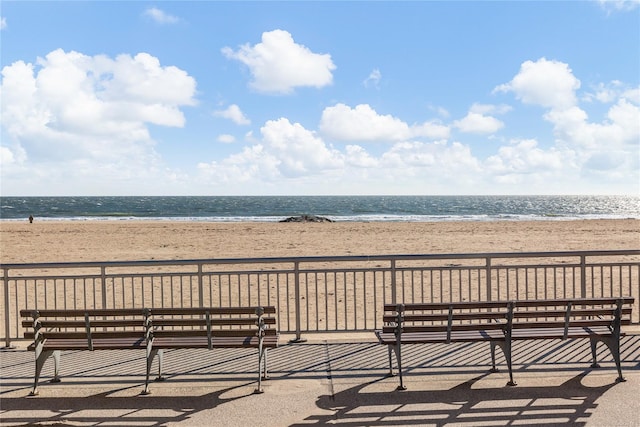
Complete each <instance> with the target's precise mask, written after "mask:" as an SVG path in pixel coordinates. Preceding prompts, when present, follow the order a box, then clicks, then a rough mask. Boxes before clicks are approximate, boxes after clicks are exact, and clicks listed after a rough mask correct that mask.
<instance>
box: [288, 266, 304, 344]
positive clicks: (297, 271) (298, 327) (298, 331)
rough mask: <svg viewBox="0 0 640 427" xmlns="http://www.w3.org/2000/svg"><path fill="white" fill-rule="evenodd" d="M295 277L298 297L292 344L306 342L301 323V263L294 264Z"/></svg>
mask: <svg viewBox="0 0 640 427" xmlns="http://www.w3.org/2000/svg"><path fill="white" fill-rule="evenodd" d="M293 275H294V288H295V295H296V307H295V310H296V337H295V338H294V339H292V340H291V341H290V342H292V343H298V342H305V341H307V340H306V339H304V338H302V331H301V330H302V324H301V321H300V262H299V261H294V262H293Z"/></svg>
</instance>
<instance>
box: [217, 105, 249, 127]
mask: <svg viewBox="0 0 640 427" xmlns="http://www.w3.org/2000/svg"><path fill="white" fill-rule="evenodd" d="M213 115H214V116H216V117H222V118H225V119H229V120H231V121H232V122H234V123H235V124H237V125H250V124H251V120H249V119H248V118H247V117H246V116H245V115H244V113H243V112H242V110H240V107H238V106H237V105H236V104H231V105H229V107H227V108H226V109H224V110H218V111H214V112H213Z"/></svg>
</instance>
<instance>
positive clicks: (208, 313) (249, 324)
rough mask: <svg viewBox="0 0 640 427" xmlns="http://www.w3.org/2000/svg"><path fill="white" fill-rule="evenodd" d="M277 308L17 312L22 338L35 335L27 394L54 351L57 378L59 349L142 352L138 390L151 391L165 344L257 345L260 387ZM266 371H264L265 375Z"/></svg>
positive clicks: (56, 378) (273, 344)
mask: <svg viewBox="0 0 640 427" xmlns="http://www.w3.org/2000/svg"><path fill="white" fill-rule="evenodd" d="M274 314H275V307H271V306H269V307H242V308H224V307H223V308H220V307H212V308H181V309H169V308H160V309H113V310H100V309H97V310H21V311H20V315H21V316H22V317H23V319H24V320H23V322H22V325H23V327H25V328H26V331H25V333H24V337H25V338H27V339H33V343H32V344H30V345H29V347H28V349H29V350H32V351H35V358H36V370H35V379H34V386H33V390H32V391H31V395H36V394H38V382H39V379H40V374H41V372H42V367H43V366H44V363H45V361H46V360H47V359H48V358H49V357H50V356H52V355H53V357H54V378H53V380H52V382H59V381H60V376H59V366H60V352H61V351H64V350H90V351H95V350H126V349H134V350H145V354H146V365H147V369H146V378H145V385H144V389H143V391H142V393H141V394H149V377H150V372H151V365H152V363H153V360H154V358H155V357H156V356H158V368H159V375H158V378H157V379H158V380H161V379H163V377H162V365H163V357H162V356H163V350H164V349H169V348H208V349H213V348H234V347H235V348H239V347H253V348H257V349H258V355H259V357H258V388H257V390H256V391H257V392H262V378H263V376H264V377H266V374H267V363H266V350H267V349H268V348H273V347H277V345H278V332H277V331H276V328H275V325H276V320H275V316H274ZM263 373H264V375H263Z"/></svg>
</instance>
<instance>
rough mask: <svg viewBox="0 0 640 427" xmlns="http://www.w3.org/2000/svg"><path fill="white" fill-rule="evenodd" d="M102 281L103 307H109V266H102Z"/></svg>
mask: <svg viewBox="0 0 640 427" xmlns="http://www.w3.org/2000/svg"><path fill="white" fill-rule="evenodd" d="M100 281H101V282H102V308H107V268H106V267H105V266H104V265H103V266H102V267H100Z"/></svg>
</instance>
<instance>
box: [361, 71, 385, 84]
mask: <svg viewBox="0 0 640 427" xmlns="http://www.w3.org/2000/svg"><path fill="white" fill-rule="evenodd" d="M381 79H382V73H380V70H378V69H377V68H376V69H374V70H373V71H371V73H370V74H369V77H367V78H366V79H365V80H364V82H362V84H363V85H364V87H369V86H373V87H375V88H378V86H379V84H380V80H381Z"/></svg>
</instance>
